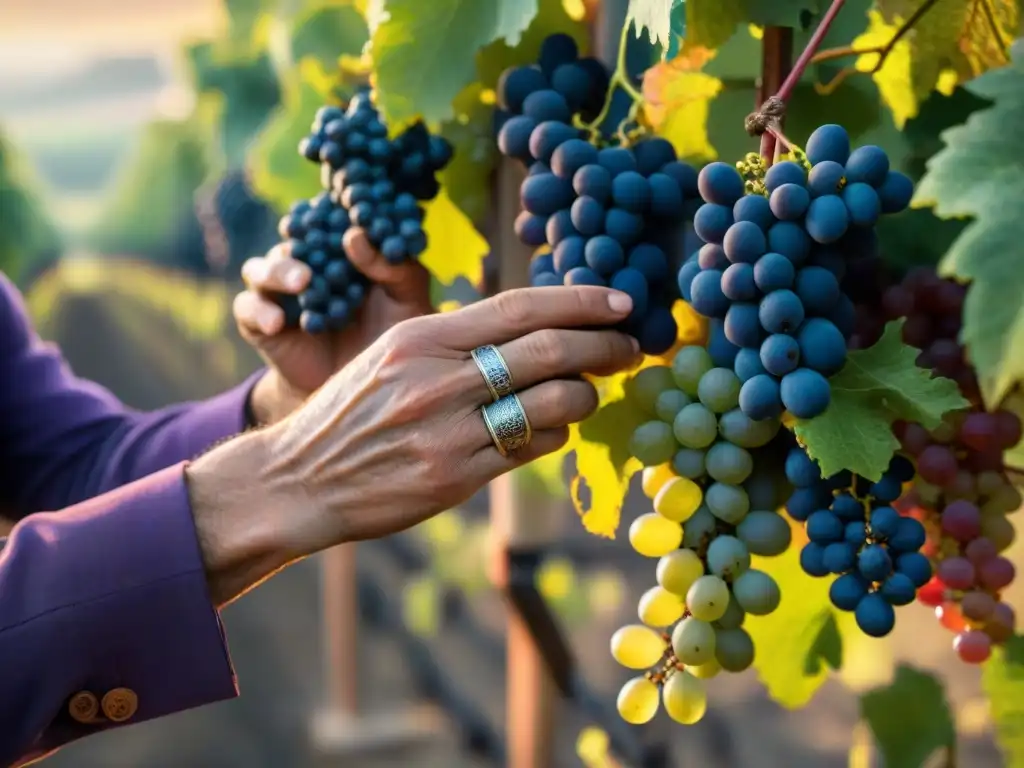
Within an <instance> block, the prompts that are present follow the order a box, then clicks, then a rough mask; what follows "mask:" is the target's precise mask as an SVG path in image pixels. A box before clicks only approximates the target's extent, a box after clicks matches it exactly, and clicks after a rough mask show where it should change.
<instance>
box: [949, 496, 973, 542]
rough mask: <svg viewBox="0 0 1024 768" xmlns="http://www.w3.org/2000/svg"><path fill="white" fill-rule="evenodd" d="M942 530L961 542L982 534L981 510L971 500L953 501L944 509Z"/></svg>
mask: <svg viewBox="0 0 1024 768" xmlns="http://www.w3.org/2000/svg"><path fill="white" fill-rule="evenodd" d="M942 532H943V533H944V534H946V535H947V536H951V537H953V538H954V539H956V540H957V541H959V542H960V543H961V544H966V543H968V542H970V541H972V540H973V539H976V538H978V536H980V535H981V512H980V510H979V509H978V508H977V507H976V506H975V505H974V504H972V503H971V502H969V501H963V500H960V501H953V502H950V503H949V504H947V505H946V508H945V509H944V510H942Z"/></svg>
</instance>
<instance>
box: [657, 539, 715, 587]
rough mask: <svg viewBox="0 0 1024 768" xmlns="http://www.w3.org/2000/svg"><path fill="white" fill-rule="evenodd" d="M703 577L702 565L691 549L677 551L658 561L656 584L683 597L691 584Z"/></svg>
mask: <svg viewBox="0 0 1024 768" xmlns="http://www.w3.org/2000/svg"><path fill="white" fill-rule="evenodd" d="M703 575H704V563H703V561H701V559H700V556H699V555H697V553H696V552H694V551H693V550H692V549H677V550H675V551H673V552H669V553H668V554H667V555H665V556H663V557H662V558H661V560H659V561H658V569H657V578H658V584H659V585H661V586H662V587H663V588H665V589H667V590H668V591H669V592H671V593H672V594H674V595H679V596H681V597H684V596H685V595H686V593H687V592H688V591H689V589H690V587H692V586H693V583H694V582H695V581H697V579H699V578H700V577H701V576H703Z"/></svg>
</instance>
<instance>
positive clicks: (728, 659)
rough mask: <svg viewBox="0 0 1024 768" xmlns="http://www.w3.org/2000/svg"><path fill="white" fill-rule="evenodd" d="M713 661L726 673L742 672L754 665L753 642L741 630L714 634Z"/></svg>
mask: <svg viewBox="0 0 1024 768" xmlns="http://www.w3.org/2000/svg"><path fill="white" fill-rule="evenodd" d="M715 660H716V661H718V663H719V664H720V665H721V666H722V669H724V670H725V671H726V672H742V671H743V670H745V669H747V668H748V667H750V665H751V664H753V663H754V641H753V639H751V637H750V634H749V633H748V632H747V631H746V630H745V629H742V628H737V629H719V630H717V631H716V632H715Z"/></svg>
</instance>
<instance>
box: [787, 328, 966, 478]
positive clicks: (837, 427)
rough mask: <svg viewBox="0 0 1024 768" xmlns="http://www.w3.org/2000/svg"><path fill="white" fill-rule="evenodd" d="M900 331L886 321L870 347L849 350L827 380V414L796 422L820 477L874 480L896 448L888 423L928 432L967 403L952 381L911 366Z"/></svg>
mask: <svg viewBox="0 0 1024 768" xmlns="http://www.w3.org/2000/svg"><path fill="white" fill-rule="evenodd" d="M902 328H903V321H902V320H898V321H895V322H891V323H888V324H887V325H886V326H885V332H884V333H883V334H882V338H881V339H879V340H878V343H876V344H875V345H874V346H873V347H869V348H868V349H861V350H856V351H853V352H851V353H850V355H849V357H848V358H847V361H846V365H845V366H843V369H842V370H841V371H840V372H839V373H837V374H836V375H835V376H833V377H832V378H831V379H830V380H829V383H830V385H831V388H832V403H831V405H829V408H828V410H827V411H825V413H823V414H822V415H821V416H818V417H816V418H813V419H807V420H804V419H801V420H798V421H797V425H796V435H797V438H798V439H799V440H800V443H801V444H802V445H803V446H804V447H805V448H806V449H807V452H808V453H809V454H810V456H811V457H812V458H814V459H815V460H817V462H818V463H819V464H820V465H821V471H822V474H824V475H825V476H826V477H830V476H831V475H834V474H835V473H836V472H839V471H840V470H843V469H849V470H850V471H852V472H856V473H857V474H859V475H862V476H864V477H867V478H869V479H871V480H877V479H879V478H880V477H881V476H882V473H883V472H884V471H885V470H886V468H887V467H888V465H889V460H890V459H891V458H892V454H893V451H895V450H896V448H897V447H898V446H899V442H898V441H897V440H896V438H895V436H894V435H893V434H892V422H893V421H895V420H896V419H905V420H907V421H914V422H917V423H919V424H921V425H923V426H924V427H925V428H927V429H934V428H935V427H937V426H938V425H939V424H940V423H941V421H942V417H943V416H944V415H945V414H946V413H948V412H949V411H955V410H959V409H960V408H966V407H967V406H968V405H969V403H968V402H967V401H966V400H965V399H964V398H963V396H962V395H961V394H960V390H959V389H958V388H957V385H956V382H954V381H953V380H952V379H946V378H942V377H934V376H932V375H931V372H930V371H927V370H925V369H924V368H919V367H918V366H917V363H916V359H917V356H918V354H919V350H917V349H914V348H913V347H910V346H907V345H906V344H904V343H903V342H902V340H901V331H902Z"/></svg>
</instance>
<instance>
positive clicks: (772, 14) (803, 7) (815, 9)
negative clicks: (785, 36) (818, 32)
mask: <svg viewBox="0 0 1024 768" xmlns="http://www.w3.org/2000/svg"><path fill="white" fill-rule="evenodd" d="M826 5H827V3H826ZM746 6H747V19H746V20H747V21H749V22H750V23H751V24H757V25H758V26H761V27H767V26H773V27H793V28H795V29H801V28H803V27H805V26H806V25H807V21H808V20H809V17H810V16H812V15H813V14H817V13H819V12H820V11H821V2H820V0H746Z"/></svg>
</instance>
